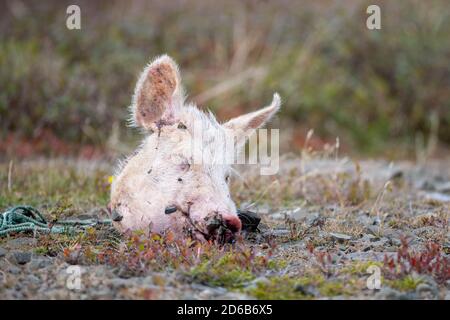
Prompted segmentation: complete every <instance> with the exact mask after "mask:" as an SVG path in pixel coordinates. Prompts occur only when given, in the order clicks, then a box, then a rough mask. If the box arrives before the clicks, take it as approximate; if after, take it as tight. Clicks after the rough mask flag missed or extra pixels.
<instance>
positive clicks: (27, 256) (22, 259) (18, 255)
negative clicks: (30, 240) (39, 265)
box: [13, 251, 31, 264]
mask: <svg viewBox="0 0 450 320" xmlns="http://www.w3.org/2000/svg"><path fill="white" fill-rule="evenodd" d="M13 256H14V259H15V260H16V262H17V263H18V264H26V263H28V262H30V261H31V252H20V251H18V252H14V253H13Z"/></svg>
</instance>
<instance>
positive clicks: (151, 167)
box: [109, 56, 279, 242]
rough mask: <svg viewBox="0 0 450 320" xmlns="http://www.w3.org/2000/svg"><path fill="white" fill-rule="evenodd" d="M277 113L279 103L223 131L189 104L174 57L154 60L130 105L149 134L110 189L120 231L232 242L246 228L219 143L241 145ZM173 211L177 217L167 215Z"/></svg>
mask: <svg viewBox="0 0 450 320" xmlns="http://www.w3.org/2000/svg"><path fill="white" fill-rule="evenodd" d="M278 108H279V98H278V97H277V96H275V98H274V102H273V103H272V105H271V106H269V107H266V108H264V109H261V110H259V111H256V112H253V113H250V114H246V115H244V116H241V117H238V118H235V119H232V120H230V121H229V122H227V123H225V124H223V125H221V124H219V123H218V122H217V121H216V120H215V119H214V117H213V116H212V115H207V114H205V113H203V112H201V111H200V110H199V109H197V108H196V106H194V105H192V104H185V102H184V99H183V91H182V88H181V84H180V77H179V73H178V67H177V66H176V64H175V63H174V62H173V60H172V59H171V58H169V57H167V56H162V57H160V58H158V59H156V60H154V61H153V62H152V63H151V64H149V65H148V66H147V67H146V68H145V69H144V71H143V72H142V74H141V77H140V79H139V81H138V83H137V85H136V90H135V95H134V97H133V102H132V106H131V111H132V122H133V124H135V125H136V126H139V127H141V128H143V129H145V130H146V131H147V132H148V135H147V137H146V138H145V139H144V141H143V143H142V144H141V147H140V148H139V149H138V150H137V151H136V152H135V153H134V155H133V156H131V157H129V158H128V159H127V160H126V161H125V162H124V163H123V164H122V165H121V166H120V168H119V170H118V172H117V174H116V175H115V179H114V182H113V185H112V188H111V201H110V204H109V209H110V211H111V213H114V214H113V218H114V217H116V220H117V221H116V222H115V223H114V224H115V226H116V228H117V229H118V230H120V231H126V230H138V229H143V230H149V229H151V231H153V232H158V233H163V232H165V231H167V230H171V231H173V232H174V233H176V234H187V235H190V236H193V237H194V238H197V239H199V240H220V241H221V242H228V241H231V240H232V239H233V237H234V235H235V234H236V233H238V232H239V231H240V230H241V221H240V220H239V218H238V216H237V213H236V206H235V204H234V202H233V201H232V200H231V197H230V191H229V187H228V182H229V177H230V173H231V168H230V165H228V164H224V163H223V162H220V161H217V159H223V158H221V157H223V156H225V151H224V148H219V147H217V144H215V143H216V142H217V141H219V140H220V139H221V138H222V137H223V136H226V135H232V136H233V138H236V141H237V143H238V144H239V145H240V146H242V145H243V144H244V143H245V139H246V138H247V137H248V136H249V135H250V134H251V133H252V132H253V131H254V130H255V129H257V128H258V127H260V126H261V125H263V124H264V123H265V122H266V121H267V120H268V119H269V118H270V117H271V116H272V115H273V114H274V113H275V112H276V111H277V110H278ZM196 124H200V125H201V126H202V133H203V136H202V138H201V139H199V138H198V137H197V134H194V131H195V130H194V127H195V125H196ZM199 141H200V143H198V142H199ZM193 142H196V143H197V144H199V145H200V148H201V152H202V154H204V155H205V156H204V159H205V161H204V162H202V163H197V162H195V161H193V156H192V145H193ZM168 207H170V208H173V210H172V211H173V212H171V213H169V214H167V213H166V209H167V208H168ZM117 217H119V218H117Z"/></svg>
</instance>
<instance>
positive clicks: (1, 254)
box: [0, 247, 8, 258]
mask: <svg viewBox="0 0 450 320" xmlns="http://www.w3.org/2000/svg"><path fill="white" fill-rule="evenodd" d="M7 252H8V251H6V250H5V249H3V248H2V247H0V258H1V257H3V256H4V255H6V253H7Z"/></svg>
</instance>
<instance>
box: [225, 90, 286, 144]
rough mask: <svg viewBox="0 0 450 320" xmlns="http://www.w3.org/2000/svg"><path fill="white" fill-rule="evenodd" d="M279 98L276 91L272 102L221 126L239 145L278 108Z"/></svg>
mask: <svg viewBox="0 0 450 320" xmlns="http://www.w3.org/2000/svg"><path fill="white" fill-rule="evenodd" d="M280 105H281V99H280V96H279V95H278V93H275V94H274V95H273V100H272V103H271V104H270V105H269V106H267V107H264V108H262V109H260V110H257V111H254V112H251V113H247V114H244V115H242V116H239V117H236V118H233V119H231V120H230V121H228V122H226V123H225V124H224V125H223V126H224V127H225V129H228V130H230V131H231V133H232V134H233V135H234V136H235V137H236V139H237V142H238V144H239V145H242V144H244V143H245V141H246V140H247V138H248V137H249V136H251V135H252V134H253V133H254V132H255V130H256V129H258V128H260V127H262V126H263V125H264V124H265V123H266V122H267V121H269V120H270V118H272V116H273V115H274V114H275V113H276V112H277V111H278V110H279V109H280Z"/></svg>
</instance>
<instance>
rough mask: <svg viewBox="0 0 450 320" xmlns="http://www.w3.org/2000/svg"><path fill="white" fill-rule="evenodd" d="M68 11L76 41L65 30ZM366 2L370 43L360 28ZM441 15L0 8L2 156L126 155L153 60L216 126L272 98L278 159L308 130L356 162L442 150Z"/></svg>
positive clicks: (445, 118)
mask: <svg viewBox="0 0 450 320" xmlns="http://www.w3.org/2000/svg"><path fill="white" fill-rule="evenodd" d="M74 3H76V4H78V5H79V6H80V7H81V14H82V15H81V16H82V22H81V23H82V29H81V30H80V31H71V30H68V29H67V28H66V26H65V20H66V17H67V15H66V8H67V6H68V5H69V4H74ZM369 4H378V5H380V6H381V12H382V29H381V30H379V31H370V30H368V29H367V28H366V18H367V14H366V8H367V6H368V5H369ZM449 14H450V6H449V5H448V1H446V0H441V1H369V2H367V1H226V0H219V1H181V0H180V1H148V2H147V1H68V2H66V1H48V0H47V1H32V2H31V1H19V0H16V1H2V2H1V4H0V119H1V127H0V133H1V137H0V140H1V141H0V150H1V151H2V153H4V154H5V153H8V152H9V153H13V155H14V153H16V156H17V155H18V156H21V155H23V156H25V155H28V154H30V153H33V152H34V151H38V152H44V153H54V152H63V153H64V152H71V149H70V146H72V145H73V146H77V147H75V150H77V152H86V153H87V154H92V150H94V149H96V148H100V149H108V150H116V151H122V150H123V149H126V147H124V146H129V145H130V144H127V143H126V142H129V141H133V140H135V139H136V137H138V135H137V134H136V132H135V131H132V130H129V129H127V128H126V118H127V108H126V107H127V106H128V105H129V103H130V100H131V95H132V92H133V88H134V85H135V81H136V79H137V76H138V74H139V72H140V70H141V68H142V67H143V66H144V65H145V64H146V63H147V62H148V60H149V59H150V58H152V57H154V56H155V55H159V54H162V53H168V54H169V55H171V56H173V57H174V58H175V59H176V60H177V61H178V63H179V64H180V66H181V69H182V77H183V78H184V84H185V86H186V89H187V90H186V91H187V93H188V94H189V97H188V98H189V99H190V100H193V101H195V102H198V103H199V104H200V106H202V107H205V108H206V107H207V108H211V109H212V110H214V111H215V112H216V113H217V114H218V117H219V118H220V119H222V120H225V119H227V118H228V117H231V116H234V115H237V114H239V113H242V112H244V111H249V110H253V109H256V108H258V107H261V106H263V105H264V104H266V103H268V102H270V99H271V96H272V93H273V92H274V91H278V92H279V93H280V94H281V96H282V98H283V102H284V104H283V110H282V112H281V113H280V122H279V123H278V125H281V134H282V137H283V139H284V140H283V141H285V142H286V143H285V146H284V151H288V150H289V151H296V150H299V149H300V148H301V147H302V144H303V142H304V137H305V135H306V132H307V131H308V130H309V129H310V128H314V130H315V137H316V140H314V143H313V144H314V145H317V146H318V147H320V146H321V145H323V144H324V143H326V142H329V143H331V144H332V143H334V141H335V138H336V137H337V136H339V138H340V141H341V145H343V146H344V149H346V150H350V151H352V152H357V153H360V154H361V153H362V154H372V155H373V154H382V155H386V154H388V155H391V156H392V153H402V154H404V153H403V152H404V151H403V150H405V152H406V153H405V154H408V152H411V150H414V148H416V147H417V143H418V142H419V143H420V142H421V141H426V140H427V139H428V136H430V134H431V135H433V136H434V137H436V138H438V139H439V141H440V142H441V143H442V146H444V148H448V144H449V143H450V89H449V83H450V68H449V61H450V40H449V35H450V25H449V23H450V22H449ZM11 146H13V147H11ZM78 146H80V147H78ZM87 146H89V148H91V149H89V148H88V149H86V148H87ZM81 147H82V148H81ZM83 148H84V149H83ZM11 150H12V151H11ZM80 150H82V151H80Z"/></svg>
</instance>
